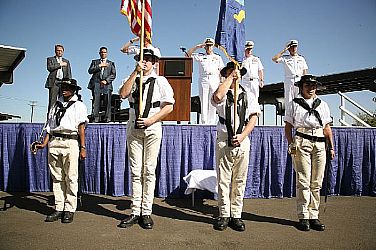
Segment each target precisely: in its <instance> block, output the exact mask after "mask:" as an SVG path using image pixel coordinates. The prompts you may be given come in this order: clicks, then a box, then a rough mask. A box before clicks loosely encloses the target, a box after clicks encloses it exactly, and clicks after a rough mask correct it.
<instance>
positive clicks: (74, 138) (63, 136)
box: [51, 132, 78, 140]
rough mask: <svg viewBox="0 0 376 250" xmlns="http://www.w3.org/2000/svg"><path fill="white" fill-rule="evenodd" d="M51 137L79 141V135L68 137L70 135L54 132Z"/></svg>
mask: <svg viewBox="0 0 376 250" xmlns="http://www.w3.org/2000/svg"><path fill="white" fill-rule="evenodd" d="M51 136H52V137H60V138H64V139H72V140H78V135H68V134H61V133H56V132H52V133H51Z"/></svg>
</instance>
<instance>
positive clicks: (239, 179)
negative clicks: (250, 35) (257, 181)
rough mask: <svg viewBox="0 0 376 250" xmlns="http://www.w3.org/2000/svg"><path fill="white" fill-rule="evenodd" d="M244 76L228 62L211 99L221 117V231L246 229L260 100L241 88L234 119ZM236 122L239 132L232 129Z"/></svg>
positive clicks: (216, 224)
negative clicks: (239, 81) (252, 144)
mask: <svg viewBox="0 0 376 250" xmlns="http://www.w3.org/2000/svg"><path fill="white" fill-rule="evenodd" d="M245 73H246V69H245V68H242V69H241V70H240V71H239V70H238V69H235V64H234V63H233V62H229V63H227V65H226V67H225V68H223V69H222V70H221V75H222V76H223V77H225V79H224V81H223V82H222V83H221V84H220V85H219V87H218V88H217V90H216V91H215V92H214V94H213V96H212V99H211V102H212V103H213V105H214V106H215V107H216V109H217V112H218V116H219V122H218V123H217V144H216V162H217V166H216V167H217V177H218V195H219V197H218V207H219V217H218V218H217V219H216V221H215V222H214V229H216V230H220V231H223V230H225V229H226V228H227V226H230V227H232V228H233V229H234V230H236V231H244V230H245V224H244V222H243V221H242V219H241V214H242V209H243V197H244V191H245V186H246V181H247V173H248V164H249V151H250V141H249V137H248V135H249V134H250V133H251V131H252V130H253V128H254V126H255V124H256V122H257V116H258V115H259V114H260V113H261V110H260V106H259V104H258V102H257V100H256V99H255V98H254V97H253V96H252V97H251V98H248V97H247V92H246V91H245V89H244V88H243V87H241V86H239V91H238V98H237V103H238V106H237V107H238V109H237V114H236V116H235V117H234V88H235V83H236V81H237V79H240V75H244V74H245ZM248 101H249V102H248ZM235 119H236V125H237V128H236V131H234V130H233V129H234V120H235Z"/></svg>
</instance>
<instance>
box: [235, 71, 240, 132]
mask: <svg viewBox="0 0 376 250" xmlns="http://www.w3.org/2000/svg"><path fill="white" fill-rule="evenodd" d="M235 70H239V64H235ZM238 92H239V78H236V81H235V88H234V135H236V114H237V111H238Z"/></svg>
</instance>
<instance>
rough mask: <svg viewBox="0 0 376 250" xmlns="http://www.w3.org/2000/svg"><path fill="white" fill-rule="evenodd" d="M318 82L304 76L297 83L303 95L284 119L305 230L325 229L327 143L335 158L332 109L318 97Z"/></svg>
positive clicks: (289, 108) (292, 104)
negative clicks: (322, 206) (323, 191)
mask: <svg viewBox="0 0 376 250" xmlns="http://www.w3.org/2000/svg"><path fill="white" fill-rule="evenodd" d="M317 83H318V82H317V80H316V77H315V76H312V75H304V76H302V78H301V79H300V81H299V82H297V83H296V85H297V86H298V87H299V92H300V94H299V95H298V96H297V97H296V98H294V99H293V100H292V101H291V102H290V103H289V104H288V105H287V109H286V114H285V118H284V120H285V135H286V138H287V141H288V144H289V149H288V151H289V153H290V154H291V156H292V160H293V165H294V169H295V172H296V202H297V215H298V218H299V223H298V225H297V228H298V229H299V230H302V231H309V230H310V229H314V230H318V231H324V230H325V225H324V224H322V223H321V222H320V221H319V220H318V218H319V205H320V190H321V187H322V181H323V178H324V172H325V164H326V149H325V142H327V146H328V148H329V151H330V158H331V159H333V158H334V149H333V138H332V130H331V128H330V122H331V121H332V119H331V117H330V110H329V107H328V105H327V104H326V102H324V101H322V100H320V99H319V98H318V97H317V96H316V90H317ZM293 128H295V131H296V132H295V137H294V138H293V136H292V130H293Z"/></svg>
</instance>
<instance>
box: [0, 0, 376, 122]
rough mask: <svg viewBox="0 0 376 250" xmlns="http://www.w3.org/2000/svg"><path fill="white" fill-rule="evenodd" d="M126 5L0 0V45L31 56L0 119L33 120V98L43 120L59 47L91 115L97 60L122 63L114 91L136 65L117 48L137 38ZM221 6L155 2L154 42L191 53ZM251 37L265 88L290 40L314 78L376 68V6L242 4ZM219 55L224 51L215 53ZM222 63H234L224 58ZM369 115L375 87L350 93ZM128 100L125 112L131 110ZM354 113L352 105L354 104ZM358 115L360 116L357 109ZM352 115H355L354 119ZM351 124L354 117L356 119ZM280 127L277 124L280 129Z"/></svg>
mask: <svg viewBox="0 0 376 250" xmlns="http://www.w3.org/2000/svg"><path fill="white" fill-rule="evenodd" d="M120 2H121V1H120V0H64V1H58V0H33V1H30V0H0V44H3V45H8V46H14V47H20V48H25V49H26V50H27V51H26V57H25V58H24V60H23V61H22V62H21V64H20V65H19V66H18V67H17V68H16V70H15V71H14V83H13V84H11V85H3V86H2V87H0V113H8V114H12V115H19V116H21V117H22V118H21V119H12V120H9V122H30V119H31V106H30V104H31V102H36V106H35V109H34V116H33V121H34V122H42V123H43V122H44V121H45V117H46V112H47V104H48V90H47V89H45V88H44V84H45V81H46V78H47V75H48V71H47V69H46V58H47V57H49V56H53V55H54V45H55V44H58V43H60V44H63V45H64V47H65V53H64V57H65V58H67V59H68V60H69V61H70V63H71V67H72V74H73V78H75V79H77V81H78V84H79V85H80V86H81V87H82V89H83V90H82V91H81V95H82V97H83V100H84V103H85V104H86V106H87V107H88V112H89V113H90V112H91V100H90V99H91V93H90V91H89V90H88V89H87V84H88V82H89V79H90V75H89V74H88V72H87V70H88V68H89V66H90V63H91V60H92V59H97V58H99V55H98V51H99V48H100V47H101V46H105V47H107V48H108V58H109V59H110V60H112V61H114V62H115V65H116V70H117V77H116V79H115V80H114V82H113V85H114V89H115V90H117V89H118V88H119V86H120V85H121V82H122V80H123V79H124V78H126V77H127V76H128V75H129V74H130V72H131V71H132V70H133V68H134V60H133V56H128V55H125V54H123V53H121V52H120V48H121V46H122V45H123V44H124V43H125V42H127V41H129V40H130V39H131V38H132V37H134V35H133V34H132V33H131V31H130V28H129V24H128V22H127V19H126V17H125V16H123V15H121V14H120ZM219 6H220V0H160V1H152V11H153V24H152V29H153V44H154V46H156V47H159V48H160V50H161V53H162V56H168V57H179V56H183V54H182V52H181V50H180V49H179V48H180V47H181V46H183V47H186V48H187V49H189V48H191V47H193V46H195V45H196V44H198V43H202V42H203V40H204V39H205V38H206V37H213V38H214V37H215V32H216V28H217V22H218V14H219ZM245 7H246V19H245V20H246V23H245V25H246V40H253V41H254V42H255V47H254V54H255V55H256V56H259V57H260V59H261V61H262V63H263V65H264V68H265V69H264V74H265V83H266V84H271V83H277V82H281V81H283V77H284V73H283V66H282V65H280V64H276V63H274V62H272V60H271V58H272V57H273V56H274V55H275V54H276V53H278V52H279V51H281V50H282V49H283V47H284V45H285V43H286V42H287V41H288V40H290V39H297V40H299V53H300V54H301V55H303V56H304V57H305V59H306V61H307V64H308V67H309V72H310V73H311V74H314V75H317V76H321V75H328V74H333V73H341V72H348V71H354V70H360V69H365V68H373V67H375V65H376V46H374V45H375V44H376V1H375V0H315V1H312V0H283V1H281V0H264V1H256V0H252V1H251V0H245ZM217 53H219V54H221V52H219V51H217ZM223 60H224V62H225V63H226V62H227V59H226V58H225V57H223ZM197 72H198V70H197V65H195V66H194V72H193V79H192V87H191V95H192V96H195V95H198V83H197ZM347 95H348V96H349V97H351V98H353V99H354V100H355V101H356V102H358V103H359V104H361V105H363V106H364V107H365V108H367V109H368V110H369V111H375V110H376V102H375V101H373V100H372V99H373V98H374V97H376V93H374V92H370V91H361V92H353V93H348V94H347ZM322 99H323V100H325V101H326V102H328V104H329V106H330V108H331V112H332V116H333V118H334V124H335V125H338V124H339V123H338V119H339V118H340V112H339V108H338V107H339V105H340V97H339V96H338V95H336V94H335V95H328V96H322ZM127 106H128V105H127V101H126V100H124V102H123V103H122V107H127ZM349 109H350V110H352V109H351V108H349ZM265 110H266V115H265V120H266V124H267V125H275V124H276V121H275V113H274V110H275V108H274V106H272V105H269V106H267V107H266V109H265ZM354 112H356V113H357V110H355V111H354ZM347 119H348V118H347ZM350 120H351V119H350ZM278 124H280V123H278Z"/></svg>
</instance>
